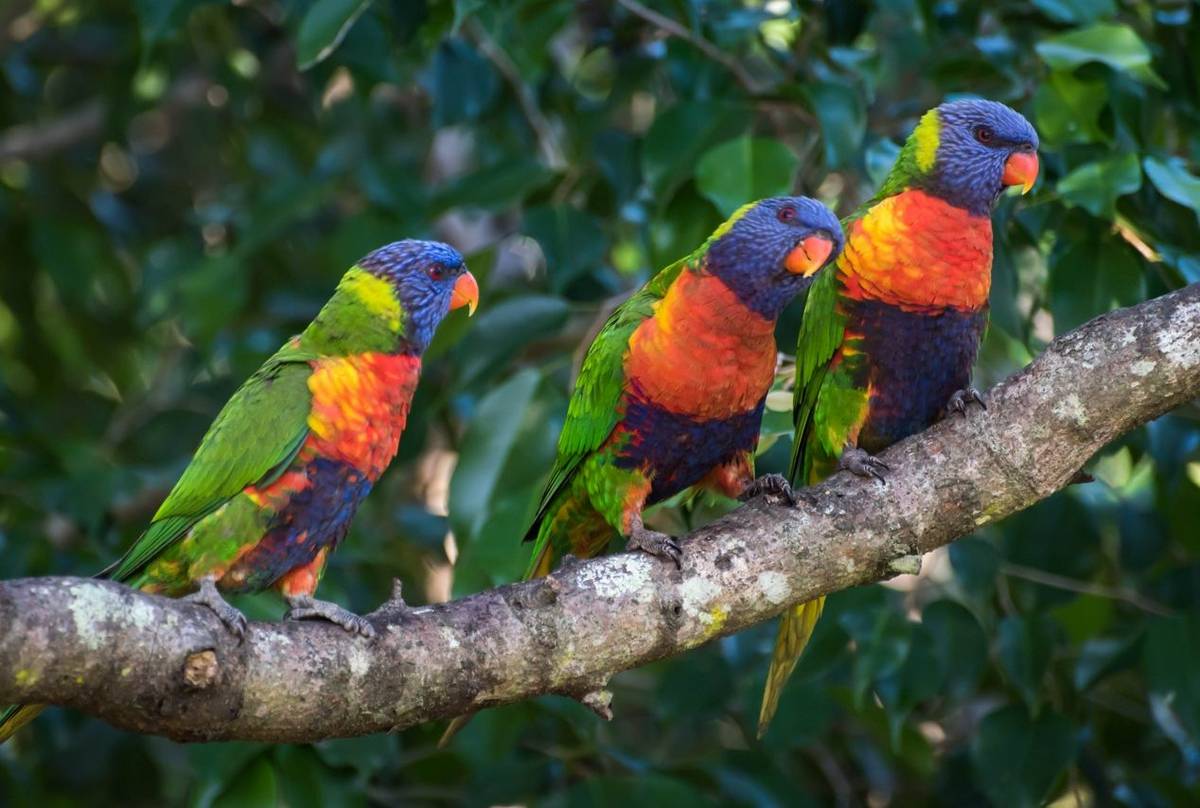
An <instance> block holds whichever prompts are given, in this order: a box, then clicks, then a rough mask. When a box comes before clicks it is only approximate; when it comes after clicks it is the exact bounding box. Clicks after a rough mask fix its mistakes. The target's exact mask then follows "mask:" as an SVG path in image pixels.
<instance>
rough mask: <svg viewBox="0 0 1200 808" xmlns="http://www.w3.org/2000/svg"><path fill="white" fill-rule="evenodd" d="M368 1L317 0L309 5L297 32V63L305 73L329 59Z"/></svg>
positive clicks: (367, 5) (368, 3) (365, 8)
mask: <svg viewBox="0 0 1200 808" xmlns="http://www.w3.org/2000/svg"><path fill="white" fill-rule="evenodd" d="M370 5H371V0H317V2H316V3H313V4H312V5H311V6H309V9H308V11H307V12H306V13H305V14H304V19H303V20H301V21H300V30H299V31H298V32H297V33H296V64H297V66H298V67H299V68H300V69H301V70H308V69H309V68H310V67H313V66H314V65H317V64H320V63H321V62H323V61H325V60H326V59H327V58H329V55H330V54H331V53H333V52H334V51H335V50H337V47H338V45H340V44H342V40H343V39H345V38H346V34H348V33H350V29H351V28H352V27H353V26H354V23H355V22H356V21H357V20H358V18H359V17H360V16H362V13H363V12H364V11H366V10H367V8H368V7H369V6H370Z"/></svg>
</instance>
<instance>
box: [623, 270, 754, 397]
mask: <svg viewBox="0 0 1200 808" xmlns="http://www.w3.org/2000/svg"><path fill="white" fill-rule="evenodd" d="M775 357H776V351H775V323H774V322H773V321H771V320H767V319H765V318H764V317H762V316H761V315H760V314H758V313H756V312H754V311H751V310H750V309H748V308H747V307H746V306H745V304H743V303H742V302H741V301H740V300H738V299H737V296H736V295H735V294H734V293H733V292H732V291H731V290H730V289H729V287H727V286H726V285H725V284H724V283H722V282H721V281H720V280H718V279H717V278H715V277H713V276H712V275H706V274H702V273H696V272H689V271H684V272H683V273H682V274H681V275H680V276H679V278H678V279H676V281H675V283H674V284H672V286H671V289H670V290H669V291H668V292H667V294H666V296H665V297H664V298H663V299H662V302H661V303H659V304H658V307H657V309H656V310H655V313H654V316H653V317H651V318H649V319H648V320H646V321H645V322H644V323H642V324H641V325H640V326H639V327H638V329H637V330H636V331H635V332H634V333H633V336H632V338H631V339H630V341H629V355H628V357H627V358H626V361H625V370H626V373H627V374H628V377H629V379H630V381H631V382H634V383H636V385H637V387H638V389H639V391H640V392H641V394H642V395H644V396H645V397H646V398H647V399H649V401H650V402H652V403H653V404H655V405H657V406H659V407H662V408H664V409H666V410H669V411H671V412H674V413H679V414H683V415H689V416H692V417H694V418H697V419H702V420H707V419H717V418H727V417H729V416H731V415H734V414H737V413H743V412H747V411H749V410H752V409H754V408H755V407H757V406H758V403H759V401H761V400H762V397H763V396H764V395H766V393H767V390H768V389H770V387H771V380H772V379H773V378H774V375H775Z"/></svg>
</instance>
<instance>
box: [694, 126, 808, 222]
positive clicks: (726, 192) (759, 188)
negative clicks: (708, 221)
mask: <svg viewBox="0 0 1200 808" xmlns="http://www.w3.org/2000/svg"><path fill="white" fill-rule="evenodd" d="M799 164H800V161H799V160H798V159H797V157H796V155H795V154H793V153H792V150H791V149H789V148H788V147H787V146H785V145H783V144H782V143H780V142H779V141H777V140H768V139H766V138H754V137H739V138H735V139H733V140H729V141H726V142H725V143H722V144H721V145H719V146H715V147H713V148H711V149H709V150H708V152H707V153H706V154H705V155H704V157H702V158H700V164H699V165H697V166H696V185H697V186H698V187H699V188H700V192H701V193H702V194H704V195H705V196H707V197H708V198H709V199H710V200H712V203H713V204H714V205H716V206H717V210H719V211H721V215H722V216H729V215H730V214H732V213H733V212H734V211H735V210H737V209H738V208H740V207H741V206H742V205H744V204H746V203H747V202H752V201H754V200H756V199H763V198H764V197H769V196H781V195H784V194H788V193H791V190H792V185H793V182H794V179H795V176H796V168H797V166H798V165H799Z"/></svg>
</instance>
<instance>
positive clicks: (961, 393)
mask: <svg viewBox="0 0 1200 808" xmlns="http://www.w3.org/2000/svg"><path fill="white" fill-rule="evenodd" d="M971 403H975V404H978V405H979V406H980V407H981V408H983V409H985V410H986V409H987V399H985V398H984V397H983V393H981V392H979V391H978V390H976V389H975V388H974V387H964V388H963V389H962V390H957V391H955V393H954V395H952V396H950V400H949V401H947V402H946V413H945V414H946V415H950V413H952V412H956V413H958V414H959V415H961V416H963V417H964V418H965V417H966V415H967V405H969V404H971Z"/></svg>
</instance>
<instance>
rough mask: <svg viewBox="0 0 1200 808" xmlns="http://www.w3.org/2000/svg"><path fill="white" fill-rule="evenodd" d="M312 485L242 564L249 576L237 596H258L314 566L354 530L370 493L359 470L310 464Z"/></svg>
mask: <svg viewBox="0 0 1200 808" xmlns="http://www.w3.org/2000/svg"><path fill="white" fill-rule="evenodd" d="M306 470H307V473H308V479H309V480H310V481H311V482H312V484H311V485H310V486H309V487H308V488H306V489H305V490H303V491H299V492H296V493H295V494H293V495H292V498H291V501H290V502H289V503H288V505H287V506H286V507H285V508H283V509H282V510H281V511H280V512H279V513H277V514H276V515H275V518H274V519H273V520H272V521H271V526H270V527H269V528H268V530H267V533H266V535H265V536H264V537H263V539H262V541H260V542H259V543H258V544H257V545H255V547H254V549H253V550H251V551H250V552H248V553H246V555H244V556H242V558H241V559H239V560H238V563H237V568H240V569H243V570H245V571H246V577H245V580H244V582H243V584H242V585H241V586H240V587H239V588H238V591H243V592H257V591H259V590H262V589H266V588H267V587H270V586H273V585H274V584H275V583H276V582H277V581H278V580H279V579H280V578H282V577H283V576H284V575H286V574H287V573H289V572H291V571H292V570H294V569H297V568H298V567H303V566H305V565H306V564H310V563H312V560H313V559H314V558H316V557H317V553H319V552H320V551H321V550H322V549H323V548H325V547H329V548H331V549H332V548H333V546H335V545H336V544H337V543H338V542H339V541H341V540H342V538H343V537H344V536H345V535H346V531H348V530H349V529H350V522H351V521H352V520H353V519H354V512H355V511H357V510H358V506H359V503H361V502H362V501H363V499H364V498H365V497H366V496H367V494H368V493H370V491H371V482H370V480H368V479H366V478H365V477H364V476H363V475H362V473H361V472H359V471H358V470H357V469H355V468H353V467H351V466H348V465H346V464H345V463H339V462H337V461H334V460H326V459H324V458H316V459H314V460H311V461H309V463H308V467H307V469H306Z"/></svg>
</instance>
